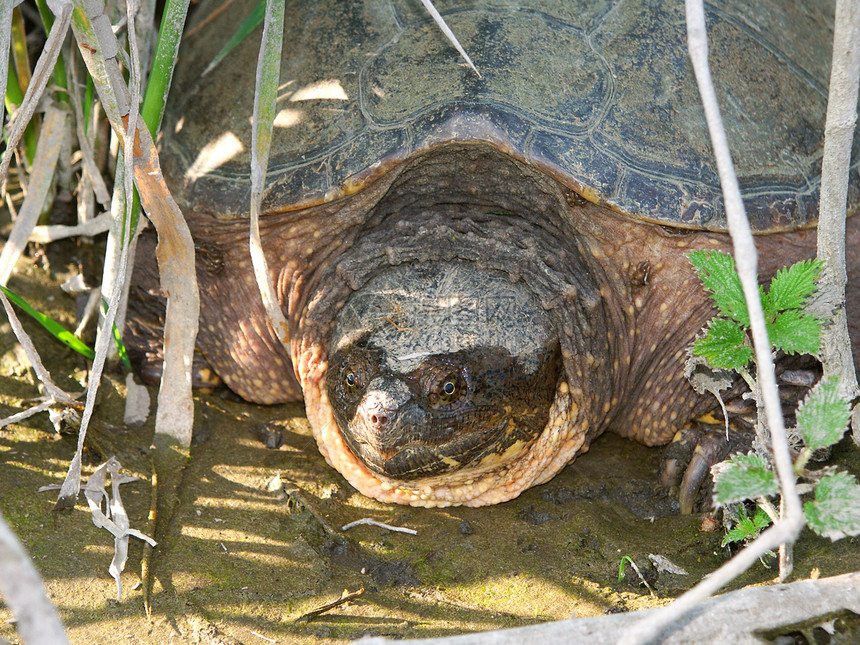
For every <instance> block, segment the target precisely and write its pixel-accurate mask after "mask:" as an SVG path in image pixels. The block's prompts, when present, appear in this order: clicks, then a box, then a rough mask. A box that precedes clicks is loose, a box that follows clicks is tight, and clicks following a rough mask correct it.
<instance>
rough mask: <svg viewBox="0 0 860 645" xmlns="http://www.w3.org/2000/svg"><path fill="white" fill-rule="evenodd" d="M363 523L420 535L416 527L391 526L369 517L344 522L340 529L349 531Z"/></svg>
mask: <svg viewBox="0 0 860 645" xmlns="http://www.w3.org/2000/svg"><path fill="white" fill-rule="evenodd" d="M362 525H368V526H378V527H379V528H382V529H388V530H389V531H397V532H398V533H408V534H409V535H418V531H416V530H415V529H407V528H404V527H402V526H391V525H390V524H385V523H383V522H378V521H376V520H373V519H371V518H369V517H363V518H361V519H360V520H355V522H350V523H349V524H344V525H343V526H341V527H340V530H341V531H348V530H349V529H351V528H352V527H354V526H362Z"/></svg>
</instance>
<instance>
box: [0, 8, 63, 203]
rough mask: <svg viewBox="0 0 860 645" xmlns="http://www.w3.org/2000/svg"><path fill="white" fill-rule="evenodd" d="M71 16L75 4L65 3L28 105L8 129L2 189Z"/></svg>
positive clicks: (0, 167)
mask: <svg viewBox="0 0 860 645" xmlns="http://www.w3.org/2000/svg"><path fill="white" fill-rule="evenodd" d="M71 17H72V5H71V3H70V2H65V3H63V4H62V5H61V11H60V13H59V15H57V17H56V20H55V21H54V26H53V27H52V28H51V33H50V34H49V35H48V40H47V41H46V42H45V47H44V48H43V49H42V54H41V56H39V61H38V62H37V63H36V69H35V70H34V71H33V77H32V78H31V79H30V85H29V86H28V87H27V92H26V93H25V94H24V102H23V103H22V104H21V107H20V108H18V112H17V113H16V114H15V118H14V119H12V123H11V124H10V126H9V128H8V129H7V132H6V152H5V153H4V154H3V161H2V163H0V187H2V186H5V184H6V174H7V173H8V172H9V163H10V162H11V160H12V154H13V152H14V150H15V148H16V147H17V146H18V143H19V142H20V141H21V137H22V136H23V135H24V130H25V129H26V128H27V124H28V123H29V122H30V119H31V118H33V114H35V112H36V108H37V107H38V106H39V99H40V98H41V96H42V93H43V92H44V91H45V87H46V86H47V84H48V79H50V78H51V75H52V74H53V71H54V66H55V65H56V63H57V56H59V54H60V49H62V46H63V40H65V37H66V33H67V32H68V30H69V23H70V21H71ZM41 140H42V137H39V142H40V143H41Z"/></svg>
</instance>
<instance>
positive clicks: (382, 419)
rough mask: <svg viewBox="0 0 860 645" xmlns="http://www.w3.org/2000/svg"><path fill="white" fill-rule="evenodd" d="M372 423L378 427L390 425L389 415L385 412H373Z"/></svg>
mask: <svg viewBox="0 0 860 645" xmlns="http://www.w3.org/2000/svg"><path fill="white" fill-rule="evenodd" d="M370 423H372V424H373V425H374V426H376V427H377V428H384V427H385V426H386V425H388V417H387V416H386V415H384V414H371V415H370Z"/></svg>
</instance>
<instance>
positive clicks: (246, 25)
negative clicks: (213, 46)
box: [201, 0, 266, 76]
mask: <svg viewBox="0 0 860 645" xmlns="http://www.w3.org/2000/svg"><path fill="white" fill-rule="evenodd" d="M265 16H266V2H265V0H260V1H259V2H258V3H257V5H256V6H255V7H254V10H253V11H252V12H251V13H250V14H248V17H247V18H245V20H244V22H242V24H241V25H239V29H238V30H237V31H236V33H235V34H234V35H233V37H232V38H231V39H230V40H228V41H227V44H226V45H224V47H223V48H222V49H221V51H220V52H218V55H217V56H215V58H214V59H212V62H211V63H209V65H207V66H206V69H204V70H203V73H202V74H201V76H206V74H208V73H209V72H211V71H212V70H213V69H215V66H216V65H218V63H220V62H221V61H222V60H224V57H225V56H226V55H227V54H229V53H230V52H231V51H233V48H234V47H236V45H238V44H239V43H241V42H242V41H243V40H245V38H247V37H248V34H250V33H251V32H252V31H254V30H255V29H256V28H257V27H258V26H259V25H260V23H262V22H263V18H265Z"/></svg>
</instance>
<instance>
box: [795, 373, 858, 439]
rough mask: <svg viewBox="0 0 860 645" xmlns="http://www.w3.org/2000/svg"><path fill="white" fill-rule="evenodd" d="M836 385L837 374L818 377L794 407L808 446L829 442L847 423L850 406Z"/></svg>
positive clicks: (799, 428) (840, 432)
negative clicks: (797, 405) (822, 377)
mask: <svg viewBox="0 0 860 645" xmlns="http://www.w3.org/2000/svg"><path fill="white" fill-rule="evenodd" d="M839 385H840V384H839V377H837V376H831V377H830V378H828V379H825V380H823V381H821V382H820V383H818V385H816V386H815V387H814V388H812V391H811V392H810V393H809V395H808V396H807V397H806V399H804V400H803V402H802V403H801V404H800V406H799V407H798V408H797V429H798V430H800V433H801V435H802V436H803V442H804V443H805V444H806V447H807V448H809V449H810V450H818V449H819V448H824V447H826V446H832V445H833V444H834V443H836V442H837V441H839V440H840V439H841V438H842V435H843V434H844V433H845V429H846V428H847V427H848V419H850V418H851V409H850V407H849V405H848V401H846V400H845V399H844V398H843V397H842V394H841V392H840V387H839Z"/></svg>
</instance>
